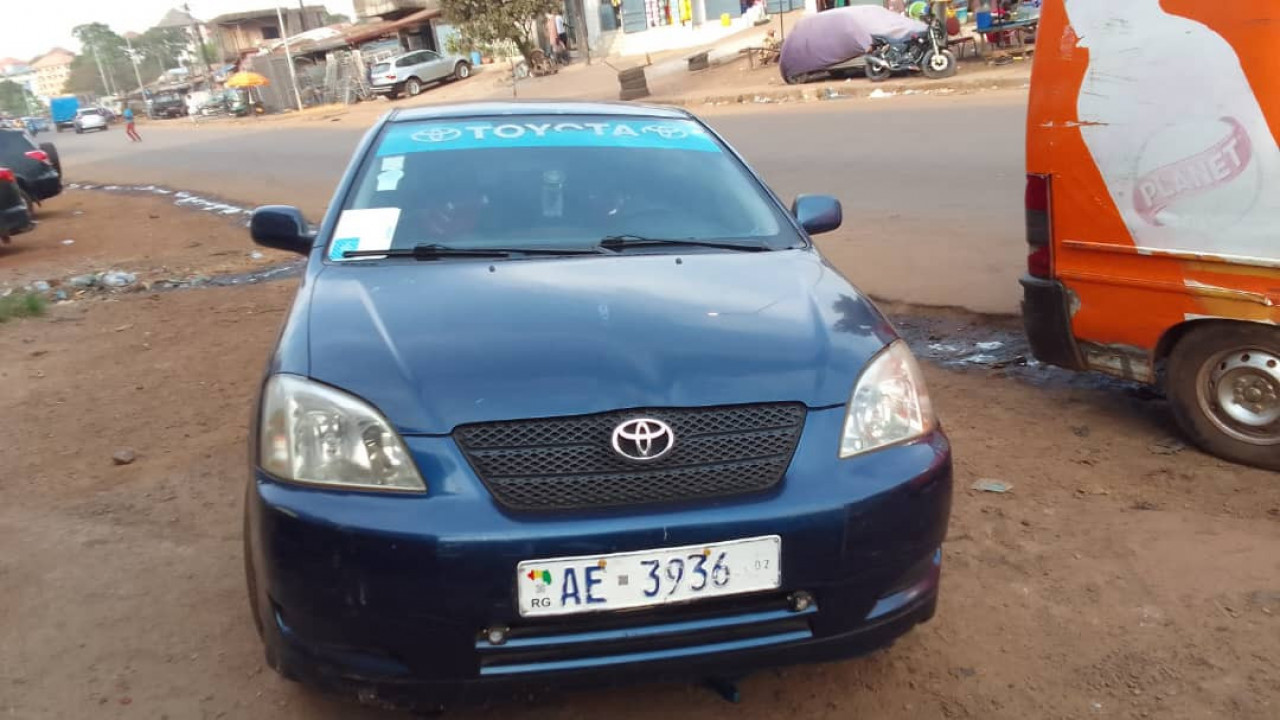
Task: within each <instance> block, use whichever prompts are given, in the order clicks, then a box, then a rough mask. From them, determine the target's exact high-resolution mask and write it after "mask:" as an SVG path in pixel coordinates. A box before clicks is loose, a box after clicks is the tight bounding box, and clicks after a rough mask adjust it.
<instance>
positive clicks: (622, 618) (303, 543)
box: [247, 408, 951, 702]
mask: <svg viewBox="0 0 1280 720" xmlns="http://www.w3.org/2000/svg"><path fill="white" fill-rule="evenodd" d="M843 419H844V410H843V408H837V409H830V410H820V411H811V412H810V413H809V417H808V420H807V422H806V427H805V431H804V434H803V436H802V438H801V441H800V445H799V447H798V449H797V451H796V455H795V457H794V459H793V460H792V464H791V467H790V469H789V470H788V472H787V475H786V477H785V478H784V480H783V482H782V483H781V484H780V485H779V486H778V487H777V488H775V489H774V490H772V491H770V492H767V493H764V494H761V495H754V496H748V497H742V498H735V499H727V500H726V499H721V500H716V501H712V502H704V503H693V504H688V505H679V506H660V507H655V508H637V509H630V510H628V511H625V512H623V511H608V512H606V511H600V512H595V513H586V512H580V513H566V514H538V515H519V514H510V513H507V512H504V511H503V510H501V509H500V508H499V506H498V505H497V504H496V503H495V502H494V501H493V500H492V499H491V497H490V496H489V494H488V492H487V491H486V490H485V489H484V487H483V485H481V484H480V483H479V481H478V480H476V478H475V477H474V476H473V475H472V474H471V471H470V469H469V467H468V465H467V463H466V461H465V460H464V459H463V457H462V456H461V454H460V453H459V452H458V450H457V448H456V446H455V445H454V443H453V441H452V440H451V439H450V438H447V437H408V438H406V442H407V444H408V445H409V447H410V450H411V451H412V452H413V453H414V454H415V457H416V459H417V461H418V463H419V466H420V467H421V469H422V471H423V474H424V476H425V477H426V478H427V479H428V485H429V487H430V494H429V495H427V496H402V495H401V496H388V495H375V494H370V493H350V492H333V491H324V490H317V489H309V488H301V487H298V486H294V485H288V484H282V483H279V482H276V481H274V480H272V479H271V478H269V477H267V476H265V475H263V474H262V473H260V472H259V473H257V474H256V476H255V478H254V480H253V482H252V483H251V487H250V494H249V504H248V507H247V512H248V532H249V537H248V544H249V548H250V550H249V552H250V558H249V559H250V564H251V567H252V570H251V572H252V573H253V581H252V585H253V586H256V605H257V608H258V610H259V620H260V621H261V623H262V626H263V631H264V639H265V642H266V644H267V650H268V656H269V657H271V658H273V659H274V662H275V663H276V665H277V667H280V668H281V669H283V670H285V671H286V672H287V673H289V674H292V675H295V676H299V677H301V678H303V679H305V680H308V681H311V682H313V683H316V684H320V685H328V686H338V687H347V688H350V687H356V688H364V689H368V688H370V687H376V688H378V690H377V694H378V696H379V697H381V698H386V697H387V693H388V692H390V690H391V689H395V688H399V689H402V690H404V691H405V692H407V693H411V694H412V695H414V696H416V697H421V696H422V695H423V694H424V693H425V694H426V695H428V696H430V697H432V698H436V699H439V700H441V701H444V702H450V701H453V700H457V699H459V698H461V697H466V696H467V695H468V694H469V693H473V692H479V693H484V694H488V692H489V690H491V689H494V688H507V687H509V686H512V685H515V686H517V687H521V686H526V685H529V684H548V683H550V684H555V685H572V684H575V683H577V682H592V683H599V682H601V681H604V682H612V681H620V680H625V679H626V678H627V677H631V676H636V677H642V678H643V679H654V678H657V677H672V678H679V677H682V678H685V679H689V678H698V677H705V676H708V675H717V676H724V675H726V674H733V673H744V672H747V671H750V670H752V669H756V668H760V667H765V666H772V665H779V664H785V663H794V662H807V661H814V660H826V659H834V658H839V657H846V656H849V655H853V654H858V653H861V652H865V651H868V650H871V649H874V648H876V647H879V646H882V645H884V644H886V643H888V642H890V641H892V640H893V638H895V637H897V636H898V635H900V634H902V633H903V632H906V631H907V630H908V629H910V628H911V627H912V626H914V625H915V624H916V623H918V622H922V621H924V620H927V619H928V618H929V617H931V616H932V613H933V608H934V604H935V602H936V597H937V588H938V577H939V568H940V562H941V555H940V552H939V547H940V545H941V543H942V540H943V538H944V537H945V534H946V528H947V519H948V515H949V511H950V504H951V455H950V447H949V445H948V443H947V440H946V437H945V436H944V435H943V434H942V433H941V432H937V433H934V434H933V435H932V436H930V437H929V438H927V439H925V440H922V441H919V442H915V443H911V444H907V445H902V446H898V447H892V448H887V449H884V450H881V451H879V452H875V453H871V454H868V455H866V456H862V457H858V458H853V459H849V460H843V461H842V460H838V459H837V458H836V452H835V448H836V447H837V442H838V438H839V434H840V429H841V425H842V423H843ZM758 535H779V536H781V537H782V568H783V580H782V587H781V588H780V589H779V590H777V591H773V592H769V593H763V594H757V595H751V596H735V597H730V598H722V599H719V600H711V601H704V602H700V603H692V604H688V605H682V606H674V607H666V608H661V609H655V610H645V611H639V612H626V613H608V614H601V615H579V616H569V617H562V618H557V619H538V620H523V619H521V618H520V617H519V614H518V612H517V610H516V602H515V593H516V590H515V568H516V565H517V564H518V563H519V562H520V561H522V560H528V559H534V558H550V557H561V556H575V555H590V554H596V553H599V554H606V553H615V552H623V551H628V550H643V549H650V548H660V547H675V546H681V545H692V544H700V543H705V542H712V541H720V540H729V539H735V538H743V537H752V536H758ZM797 592H805V593H809V594H810V595H811V596H812V597H813V598H814V601H815V603H814V606H813V607H812V608H810V609H808V610H806V611H804V612H796V611H794V610H793V609H790V606H789V600H788V598H789V597H790V596H791V595H792V594H793V593H797ZM495 627H503V628H509V629H510V633H509V638H510V639H509V640H508V641H507V642H506V643H504V644H502V645H490V644H489V643H488V642H487V641H486V640H485V639H484V630H485V629H486V628H495Z"/></svg>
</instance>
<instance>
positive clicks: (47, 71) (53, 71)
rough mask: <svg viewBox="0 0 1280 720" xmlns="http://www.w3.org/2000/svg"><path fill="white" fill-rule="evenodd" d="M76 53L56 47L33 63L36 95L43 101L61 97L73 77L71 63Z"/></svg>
mask: <svg viewBox="0 0 1280 720" xmlns="http://www.w3.org/2000/svg"><path fill="white" fill-rule="evenodd" d="M75 57H76V55H75V53H73V52H71V51H70V50H66V49H64V48H60V47H56V48H54V49H52V50H50V51H49V52H47V53H45V54H43V55H41V56H40V57H38V58H36V59H35V60H32V61H31V69H32V70H34V71H35V93H36V96H37V97H39V98H40V99H41V100H45V101H47V100H48V99H49V98H51V97H56V96H58V95H61V94H62V92H63V88H64V87H65V86H66V84H67V79H68V78H70V77H71V61H72V60H74V59H75Z"/></svg>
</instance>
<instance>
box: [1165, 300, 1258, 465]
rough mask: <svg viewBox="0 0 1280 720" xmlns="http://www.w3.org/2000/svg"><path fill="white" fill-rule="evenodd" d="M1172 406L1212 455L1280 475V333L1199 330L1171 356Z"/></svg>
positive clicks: (1215, 327)
mask: <svg viewBox="0 0 1280 720" xmlns="http://www.w3.org/2000/svg"><path fill="white" fill-rule="evenodd" d="M1166 383H1167V386H1168V387H1167V390H1168V395H1169V402H1170V405H1171V406H1172V408H1173V414H1174V417H1175V418H1176V419H1177V421H1178V425H1179V426H1181V427H1182V430H1183V432H1185V433H1186V434H1187V436H1188V437H1190V438H1191V440H1192V441H1193V442H1195V444H1197V445H1199V446H1200V447H1201V448H1203V449H1204V450H1206V451H1208V452H1210V453H1213V454H1214V455H1218V456H1219V457H1223V458H1226V459H1228V460H1232V461H1235V462H1239V463H1244V464H1246V465H1254V466H1256V467H1261V468H1266V469H1268V470H1280V330H1278V329H1276V328H1273V327H1268V326H1265V325H1250V324H1243V323H1242V324H1234V323H1231V324H1227V323H1213V324H1206V325H1203V326H1201V327H1197V328H1192V329H1191V330H1190V331H1188V332H1187V333H1186V334H1185V335H1183V336H1182V339H1180V340H1179V341H1178V344H1177V345H1176V346H1174V348H1173V352H1172V354H1171V355H1170V357H1169V365H1168V375H1167V377H1166Z"/></svg>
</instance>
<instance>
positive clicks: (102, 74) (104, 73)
mask: <svg viewBox="0 0 1280 720" xmlns="http://www.w3.org/2000/svg"><path fill="white" fill-rule="evenodd" d="M89 49H90V50H93V62H94V63H96V64H97V66H98V76H99V77H101V78H102V94H103V95H110V94H111V85H110V84H109V83H107V71H106V70H104V69H103V68H102V58H100V57H98V44H97V43H93V44H91V45H90V46H89Z"/></svg>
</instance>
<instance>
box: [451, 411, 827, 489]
mask: <svg viewBox="0 0 1280 720" xmlns="http://www.w3.org/2000/svg"><path fill="white" fill-rule="evenodd" d="M633 418H656V419H658V420H662V421H663V422H665V423H667V424H668V425H670V426H671V430H672V433H673V434H674V435H675V445H674V446H673V447H672V449H671V451H670V452H669V453H668V454H667V455H666V456H665V457H662V458H660V459H658V460H654V461H651V462H648V463H643V464H641V463H635V462H632V461H629V460H626V459H625V458H623V457H621V456H619V455H618V454H617V453H615V452H614V450H613V447H612V445H611V439H612V436H613V430H614V428H616V427H617V426H618V425H619V423H622V422H623V421H625V420H630V419H633ZM804 418H805V407H804V406H803V405H800V404H795V403H774V404H768V405H735V406H729V407H713V408H665V409H641V410H626V411H618V412H608V413H600V414H598V415H580V416H576V417H566V418H549V419H545V420H517V421H513V422H499V423H483V424H477V425H463V426H461V427H459V428H458V429H457V430H455V431H454V434H453V437H454V440H456V441H457V443H458V446H459V447H461V448H462V451H463V453H464V454H465V455H466V456H467V460H468V461H470V463H471V467H472V468H473V469H474V470H475V471H476V474H477V475H478V476H479V477H480V480H481V482H483V483H484V484H485V486H486V487H488V488H489V491H490V492H491V493H493V496H494V497H495V498H496V499H497V500H498V502H500V503H501V504H502V505H504V506H506V507H508V508H512V509H515V510H566V509H584V508H601V507H616V506H625V505H641V504H648V503H662V502H678V501H685V500H695V499H705V498H713V497H725V496H731V495H741V494H745V493H752V492H760V491H762V490H768V489H769V488H771V487H773V486H774V485H777V484H778V481H780V480H781V479H782V474H783V473H784V472H786V469H787V466H788V465H789V464H790V463H791V456H792V454H793V453H794V452H795V449H796V443H798V442H799V440H800V433H801V431H802V430H803V429H804Z"/></svg>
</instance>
